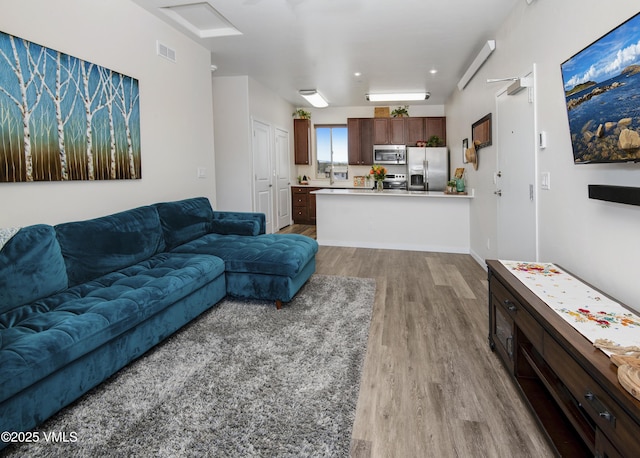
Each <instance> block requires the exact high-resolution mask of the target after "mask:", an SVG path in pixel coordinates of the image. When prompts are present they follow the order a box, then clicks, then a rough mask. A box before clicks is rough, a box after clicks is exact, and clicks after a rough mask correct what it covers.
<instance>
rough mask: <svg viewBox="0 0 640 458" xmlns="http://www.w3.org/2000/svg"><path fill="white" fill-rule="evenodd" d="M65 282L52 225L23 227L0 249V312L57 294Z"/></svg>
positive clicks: (60, 255)
mask: <svg viewBox="0 0 640 458" xmlns="http://www.w3.org/2000/svg"><path fill="white" fill-rule="evenodd" d="M68 282H69V280H68V279H67V271H66V268H65V263H64V259H63V257H62V253H61V252H60V245H59V244H58V240H57V239H56V233H55V231H54V229H53V227H52V226H47V225H44V224H37V225H35V226H27V227H23V228H22V229H20V230H19V231H18V232H17V233H16V234H15V235H14V236H13V237H11V238H10V239H9V240H8V241H7V243H6V244H5V245H4V247H3V248H2V250H0V313H4V312H6V311H8V310H11V309H13V308H15V307H18V306H20V305H24V304H28V303H30V302H32V301H35V300H37V299H40V298H43V297H46V296H49V295H51V294H55V293H57V292H60V291H62V290H64V289H66V288H67V286H68Z"/></svg>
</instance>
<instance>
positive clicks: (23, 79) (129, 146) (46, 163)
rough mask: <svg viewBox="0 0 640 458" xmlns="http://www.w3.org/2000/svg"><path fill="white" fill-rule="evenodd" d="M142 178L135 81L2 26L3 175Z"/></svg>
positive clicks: (0, 178)
mask: <svg viewBox="0 0 640 458" xmlns="http://www.w3.org/2000/svg"><path fill="white" fill-rule="evenodd" d="M139 178H141V163H140V107H139V88H138V80H137V79H135V78H131V77H129V76H126V75H123V74H121V73H118V72H115V71H113V70H110V69H108V68H105V67H101V66H100V65H96V64H93V63H91V62H87V61H86V60H82V59H78V58H76V57H72V56H69V55H67V54H64V53H62V52H60V51H55V50H53V49H49V48H46V47H44V46H40V45H38V44H35V43H32V42H30V41H27V40H25V39H22V38H18V37H15V36H12V35H8V34H6V33H3V32H0V182H8V183H15V182H33V181H72V180H122V179H139Z"/></svg>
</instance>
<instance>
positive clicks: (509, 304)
mask: <svg viewBox="0 0 640 458" xmlns="http://www.w3.org/2000/svg"><path fill="white" fill-rule="evenodd" d="M504 305H506V306H507V308H508V309H509V311H510V312H517V311H518V307H516V304H514V303H513V302H511V301H510V300H509V299H505V300H504Z"/></svg>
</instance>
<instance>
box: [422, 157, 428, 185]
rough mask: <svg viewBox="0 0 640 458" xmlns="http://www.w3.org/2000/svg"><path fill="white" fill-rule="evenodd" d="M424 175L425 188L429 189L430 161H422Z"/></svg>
mask: <svg viewBox="0 0 640 458" xmlns="http://www.w3.org/2000/svg"><path fill="white" fill-rule="evenodd" d="M422 176H423V178H424V190H425V191H428V190H429V161H422Z"/></svg>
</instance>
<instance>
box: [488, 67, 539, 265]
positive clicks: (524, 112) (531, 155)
mask: <svg viewBox="0 0 640 458" xmlns="http://www.w3.org/2000/svg"><path fill="white" fill-rule="evenodd" d="M525 78H527V81H528V84H529V87H525V88H524V89H522V90H521V91H519V92H516V93H512V94H509V93H508V91H507V89H506V88H505V89H504V91H501V92H499V93H498V95H497V96H496V119H497V137H498V138H497V146H498V150H497V151H498V152H497V156H498V161H497V164H498V170H497V171H496V174H495V183H496V190H495V195H496V200H497V217H498V224H497V251H498V258H499V259H510V260H522V261H537V260H538V212H537V197H538V196H537V187H536V177H537V161H536V148H537V146H536V117H535V66H534V68H533V70H532V71H531V72H530V73H528V74H527V75H525Z"/></svg>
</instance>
